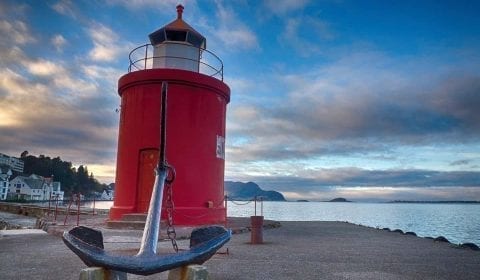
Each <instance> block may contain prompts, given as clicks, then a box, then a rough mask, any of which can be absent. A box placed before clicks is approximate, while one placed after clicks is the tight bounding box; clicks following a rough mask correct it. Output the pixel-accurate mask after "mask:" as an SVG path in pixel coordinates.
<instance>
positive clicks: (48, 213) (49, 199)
mask: <svg viewBox="0 0 480 280" xmlns="http://www.w3.org/2000/svg"><path fill="white" fill-rule="evenodd" d="M51 200H52V193H50V197H49V198H48V212H47V216H48V217H50V201H51Z"/></svg>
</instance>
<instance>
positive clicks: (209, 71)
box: [128, 42, 223, 81]
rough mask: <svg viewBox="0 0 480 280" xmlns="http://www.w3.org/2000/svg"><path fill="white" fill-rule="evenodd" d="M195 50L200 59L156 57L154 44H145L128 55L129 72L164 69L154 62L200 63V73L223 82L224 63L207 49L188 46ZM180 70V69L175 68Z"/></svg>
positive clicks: (168, 56)
mask: <svg viewBox="0 0 480 280" xmlns="http://www.w3.org/2000/svg"><path fill="white" fill-rule="evenodd" d="M168 44H178V45H182V46H185V44H184V43H176V42H169V43H168ZM188 47H190V48H193V49H197V50H198V52H199V53H200V59H191V58H188V57H181V56H170V55H165V56H155V55H154V46H153V45H152V44H145V45H142V46H139V47H137V48H135V49H133V50H132V51H131V52H130V54H129V55H128V58H129V61H130V65H129V66H128V72H129V73H130V72H135V71H142V70H147V69H154V68H162V67H154V60H162V59H163V60H170V61H171V60H176V61H180V62H181V61H183V62H191V63H192V62H193V63H198V65H199V67H198V73H201V74H204V75H207V76H210V77H214V78H217V79H219V80H221V81H223V62H222V60H221V59H220V58H219V57H218V56H216V55H215V54H214V53H212V52H210V51H208V50H207V49H202V48H197V47H194V46H190V45H189V46H188ZM175 68H178V67H175ZM178 69H182V68H178Z"/></svg>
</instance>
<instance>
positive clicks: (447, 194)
mask: <svg viewBox="0 0 480 280" xmlns="http://www.w3.org/2000/svg"><path fill="white" fill-rule="evenodd" d="M282 193H283V195H284V196H285V197H286V198H287V199H289V200H298V199H308V200H311V201H327V200H330V199H333V198H336V197H344V198H347V199H349V200H352V201H379V202H385V201H393V200H410V201H480V188H477V187H456V188H451V187H428V188H421V189H419V188H415V187H400V188H391V187H369V188H365V187H362V188H355V187H353V188H352V187H332V188H327V189H319V190H314V191H307V192H295V191H285V192H282Z"/></svg>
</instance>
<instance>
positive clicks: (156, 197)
mask: <svg viewBox="0 0 480 280" xmlns="http://www.w3.org/2000/svg"><path fill="white" fill-rule="evenodd" d="M167 90H168V83H166V82H162V95H161V99H162V105H161V107H162V108H161V117H160V147H159V158H158V164H157V167H156V169H155V183H154V185H153V190H152V196H151V198H150V205H149V206H148V214H147V220H146V222H145V228H144V230H143V236H142V243H141V245H140V250H139V252H138V254H137V255H138V256H144V255H155V254H157V245H158V234H159V232H160V217H161V212H162V201H163V189H164V187H165V180H166V179H167V172H168V165H167V159H166V138H167Z"/></svg>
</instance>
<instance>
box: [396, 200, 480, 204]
mask: <svg viewBox="0 0 480 280" xmlns="http://www.w3.org/2000/svg"><path fill="white" fill-rule="evenodd" d="M388 203H445V204H447V203H457V204H461V203H464V204H476V203H480V201H475V200H392V201H389V202H388Z"/></svg>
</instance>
